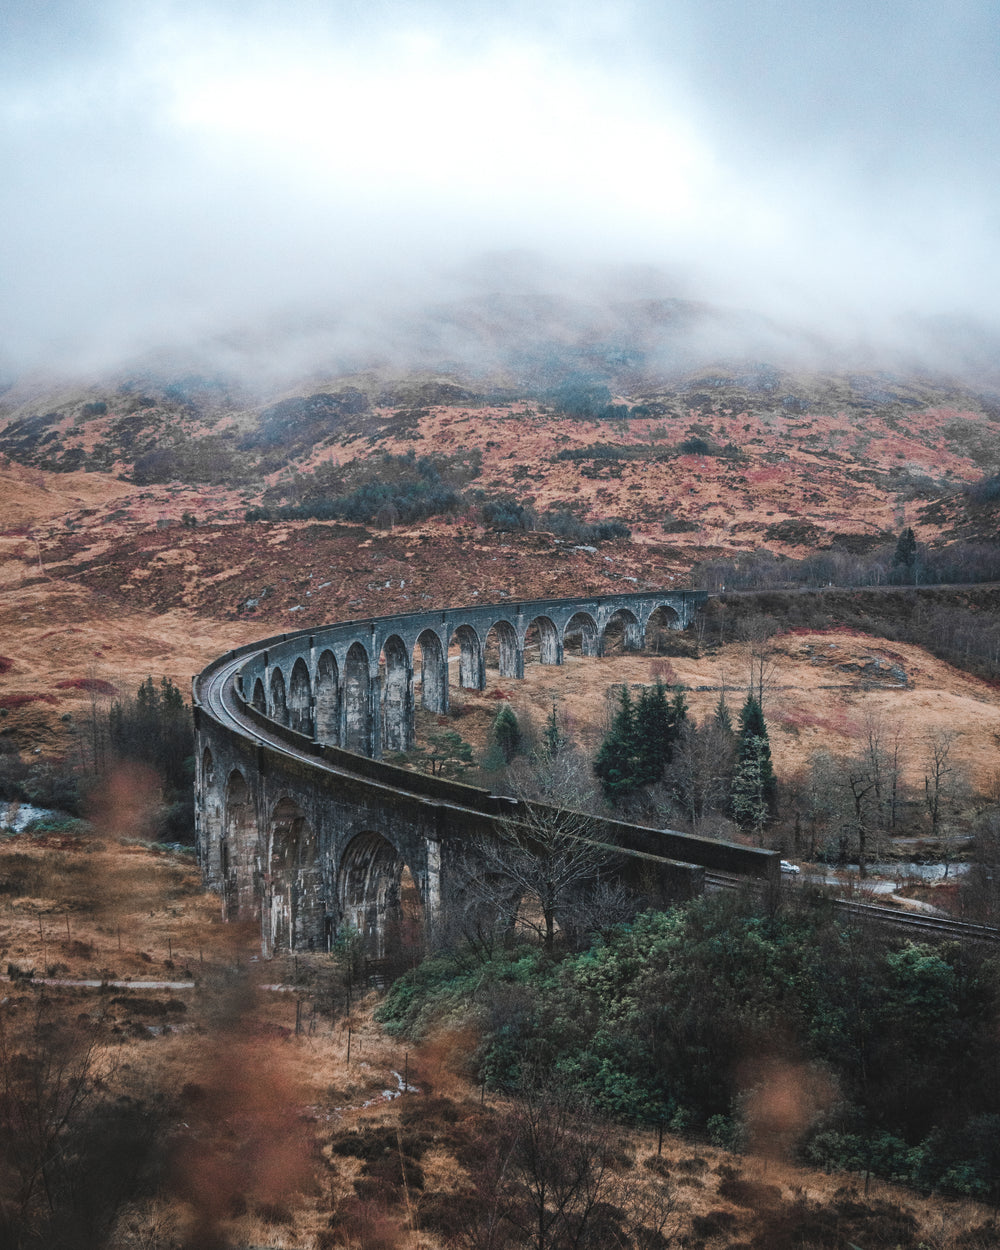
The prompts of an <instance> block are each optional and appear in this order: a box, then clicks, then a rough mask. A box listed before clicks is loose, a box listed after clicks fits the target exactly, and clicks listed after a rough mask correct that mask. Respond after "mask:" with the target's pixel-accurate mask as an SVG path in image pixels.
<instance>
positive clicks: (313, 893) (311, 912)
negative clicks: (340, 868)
mask: <svg viewBox="0 0 1000 1250" xmlns="http://www.w3.org/2000/svg"><path fill="white" fill-rule="evenodd" d="M267 846H268V869H267V877H266V879H265V887H266V890H265V896H264V900H263V906H262V907H261V939H262V948H263V952H264V954H265V956H270V955H273V954H274V953H275V952H276V951H280V950H313V949H317V948H318V947H319V946H320V945H321V944H322V941H323V903H322V892H321V889H320V871H319V855H318V854H317V849H316V834H315V832H314V831H313V829H312V826H311V825H310V824H309V822H308V821H307V820H306V818H305V814H304V813H303V811H302V809H301V808H300V807H299V805H298V804H297V803H296V802H295V801H294V800H293V799H290V798H287V797H286V798H282V799H279V801H278V802H277V803H276V804H275V806H274V810H273V811H272V813H271V820H270V823H269V827H268V837H267Z"/></svg>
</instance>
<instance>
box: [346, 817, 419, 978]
mask: <svg viewBox="0 0 1000 1250" xmlns="http://www.w3.org/2000/svg"><path fill="white" fill-rule="evenodd" d="M404 877H405V879H406V884H408V885H409V887H410V890H409V891H405V892H407V893H409V892H412V891H414V890H415V884H414V883H413V877H412V876H411V874H410V873H409V872H408V871H407V869H406V865H405V864H404V862H403V858H402V856H401V855H400V854H399V852H398V851H397V850H396V848H395V847H394V846H393V845H392V843H391V842H389V841H388V839H386V838H384V837H383V836H382V835H381V834H380V833H374V832H368V833H359V834H358V835H357V836H356V837H354V838H352V839H351V841H350V842H349V843H348V845H347V848H346V849H345V851H344V855H343V858H342V859H341V861H340V871H339V872H338V874H337V896H338V897H337V901H338V903H339V905H340V919H341V924H342V925H343V926H346V927H347V928H349V929H353V930H354V931H355V932H357V934H358V935H359V937H360V940H361V944H362V948H363V950H364V952H365V954H366V955H367V956H368V957H369V958H372V959H385V958H387V957H389V956H391V955H393V954H395V953H396V952H397V951H398V950H399V947H400V945H401V944H403V943H407V944H412V943H413V939H414V937H415V936H419V935H415V934H414V931H413V927H412V925H411V926H410V927H409V928H408V925H407V923H406V921H407V917H406V916H405V915H404V913H403V911H402V909H401V901H402V897H403V894H404ZM415 903H416V906H417V908H419V907H420V899H419V892H417V894H416V900H415ZM410 919H411V920H412V916H411V917H410ZM420 927H422V926H420Z"/></svg>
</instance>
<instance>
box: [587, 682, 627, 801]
mask: <svg viewBox="0 0 1000 1250" xmlns="http://www.w3.org/2000/svg"><path fill="white" fill-rule="evenodd" d="M636 747H637V740H636V716H635V708H634V707H633V705H632V698H631V696H630V695H629V692H628V686H623V687H622V693H621V701H620V703H619V706H618V711H617V712H616V713H615V719H614V721H613V722H612V724H611V729H610V730H609V731H608V733H607V735H606V736H605V738H604V741H603V742H602V743H601V745H600V748H599V749H598V752H597V756H596V758H595V760H594V773H595V774H596V776H597V777H598V778H599V780H600V782H601V789H602V791H603V792H604V797H605V798H606V799H608V800H609V801H610V802H611V803H618V802H620V801H621V800H622V799H623V798H625V797H626V796H627V795H628V794H630V793H631V792H632V791H633V790H634V789H635V787H636V786H637V785H638V780H637V772H638V760H637V754H638V753H637V750H636Z"/></svg>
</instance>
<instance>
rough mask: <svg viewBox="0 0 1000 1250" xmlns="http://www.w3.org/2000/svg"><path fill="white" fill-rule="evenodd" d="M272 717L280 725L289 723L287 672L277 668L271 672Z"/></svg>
mask: <svg viewBox="0 0 1000 1250" xmlns="http://www.w3.org/2000/svg"><path fill="white" fill-rule="evenodd" d="M270 717H271V719H272V720H276V721H277V722H278V724H279V725H287V724H288V703H287V701H286V699H285V674H284V673H283V672H282V671H281V669H280V668H275V670H274V672H273V673H272V674H271V711H270Z"/></svg>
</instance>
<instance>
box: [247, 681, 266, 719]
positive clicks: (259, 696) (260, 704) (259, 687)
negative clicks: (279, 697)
mask: <svg viewBox="0 0 1000 1250" xmlns="http://www.w3.org/2000/svg"><path fill="white" fill-rule="evenodd" d="M250 702H251V703H252V704H253V706H254V707H255V708H256V710H257V711H258V712H260V714H261V715H262V716H266V715H267V695H266V694H265V693H264V683H263V682H262V681H261V679H260V678H259V677H258V678H257V680H256V681H255V682H254V684H253V698H252V699H251V700H250Z"/></svg>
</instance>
